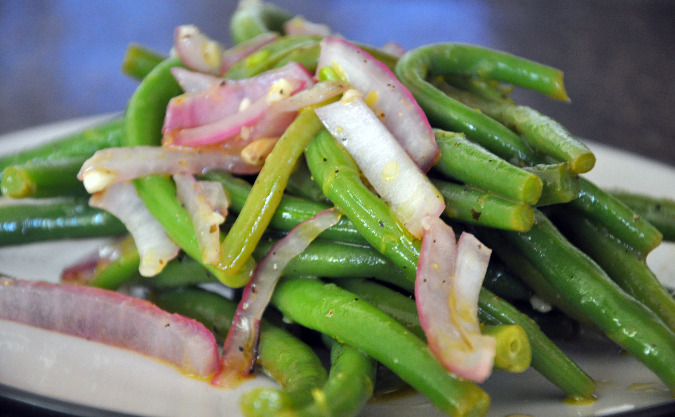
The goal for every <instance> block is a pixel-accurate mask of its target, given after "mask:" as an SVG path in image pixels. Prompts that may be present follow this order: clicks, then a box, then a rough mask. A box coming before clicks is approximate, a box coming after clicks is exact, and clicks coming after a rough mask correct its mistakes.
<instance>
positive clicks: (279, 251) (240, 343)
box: [212, 209, 340, 387]
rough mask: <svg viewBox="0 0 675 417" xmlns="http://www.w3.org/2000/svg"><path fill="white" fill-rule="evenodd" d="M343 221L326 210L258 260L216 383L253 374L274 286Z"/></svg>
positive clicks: (226, 383)
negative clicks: (310, 247) (289, 266)
mask: <svg viewBox="0 0 675 417" xmlns="http://www.w3.org/2000/svg"><path fill="white" fill-rule="evenodd" d="M338 220H340V214H339V213H338V212H337V211H336V210H334V209H329V210H324V211H322V212H320V213H318V214H317V215H316V216H314V217H313V218H311V219H308V220H305V221H303V222H302V223H300V224H298V225H297V226H295V227H294V228H293V229H292V230H291V231H290V232H289V233H288V235H286V236H285V237H284V238H283V239H281V240H280V241H278V242H277V243H276V244H275V245H274V246H272V248H271V249H270V251H269V252H268V253H267V255H266V256H265V257H264V258H263V259H262V260H261V261H260V263H258V265H257V266H256V269H255V271H254V273H253V277H252V278H251V280H250V281H249V283H248V284H247V285H246V287H245V288H244V294H243V295H242V299H241V301H240V302H239V306H238V307H237V312H236V314H235V316H234V319H233V320H232V326H231V327H230V331H229V333H228V334H227V338H226V339H225V345H224V348H223V355H222V356H221V359H220V360H221V371H220V373H219V374H218V375H216V376H215V377H214V379H213V381H212V382H213V384H215V385H218V386H222V387H232V386H236V385H237V384H239V383H240V382H241V381H242V380H243V379H244V378H246V377H248V376H249V375H250V374H251V370H252V369H253V365H254V363H255V360H256V354H257V352H256V350H257V344H258V337H259V334H260V320H261V318H262V315H263V312H264V311H265V308H266V307H267V304H268V303H269V301H270V299H271V298H272V293H273V291H274V287H275V286H276V284H277V282H278V280H279V277H280V276H281V274H282V272H283V270H284V268H285V267H286V265H287V264H288V262H289V261H290V260H291V259H293V258H294V257H295V256H297V255H299V254H300V253H302V251H304V250H305V248H306V247H307V246H308V245H309V244H310V243H311V242H312V241H313V240H314V239H316V237H317V236H319V234H321V232H323V231H324V230H326V229H328V228H329V227H331V226H333V225H334V224H335V223H337V222H338Z"/></svg>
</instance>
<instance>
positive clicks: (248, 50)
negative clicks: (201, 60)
mask: <svg viewBox="0 0 675 417" xmlns="http://www.w3.org/2000/svg"><path fill="white" fill-rule="evenodd" d="M278 38H279V34H278V33H276V32H264V33H261V34H260V35H258V36H256V37H254V38H251V39H249V40H246V41H244V42H242V43H239V44H237V45H235V46H233V47H232V48H229V49H226V50H225V51H224V52H223V56H222V60H221V65H220V74H221V75H225V74H226V73H227V71H228V70H229V69H230V68H232V65H234V64H236V63H237V62H239V61H241V60H242V59H244V58H246V57H247V56H249V55H251V54H252V53H254V52H255V51H257V50H258V49H260V48H262V47H263V46H265V45H267V44H268V43H270V42H272V41H274V40H275V39H278Z"/></svg>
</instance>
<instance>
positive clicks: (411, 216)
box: [315, 96, 445, 237]
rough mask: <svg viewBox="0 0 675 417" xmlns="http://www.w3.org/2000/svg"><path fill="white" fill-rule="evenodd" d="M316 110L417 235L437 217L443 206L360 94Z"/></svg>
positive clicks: (425, 178)
mask: <svg viewBox="0 0 675 417" xmlns="http://www.w3.org/2000/svg"><path fill="white" fill-rule="evenodd" d="M315 112H316V114H317V115H318V116H319V119H321V121H322V122H323V124H324V125H325V126H326V128H327V129H328V131H329V132H330V133H331V134H332V135H333V137H335V139H337V141H338V142H339V143H341V144H342V145H343V146H344V147H345V148H346V149H347V151H348V152H349V154H350V155H351V156H352V158H354V161H355V162H356V164H357V165H358V166H359V168H360V169H361V172H363V175H364V176H365V177H366V178H367V179H368V181H369V182H370V184H371V185H372V186H373V188H374V189H375V191H377V193H378V194H379V195H380V196H381V197H382V199H383V200H385V201H386V202H387V204H389V205H390V206H391V208H392V210H393V212H394V214H395V215H396V217H397V218H398V219H399V220H400V221H401V223H402V224H403V225H404V226H405V227H406V228H407V229H408V230H409V231H410V233H411V234H412V235H414V236H416V237H421V236H422V224H421V221H422V218H423V217H424V216H439V215H440V214H441V213H442V212H443V209H444V208H445V202H444V200H443V197H442V196H441V194H440V192H439V191H438V190H437V189H436V188H435V187H434V186H433V184H431V181H429V179H428V178H427V177H426V176H425V175H424V174H423V173H422V171H420V169H419V168H418V167H417V165H415V163H414V162H413V160H412V159H410V156H409V155H408V154H407V153H406V152H405V150H403V148H402V147H401V145H400V144H399V143H398V142H397V141H396V139H395V138H394V137H393V136H392V134H391V132H389V130H387V128H386V127H385V126H384V125H383V124H382V122H381V121H380V119H379V118H378V117H377V115H375V113H373V111H372V110H370V108H368V106H367V105H366V104H365V103H364V102H363V100H362V99H361V98H360V97H358V96H351V97H349V98H343V99H342V100H340V101H337V102H335V103H331V104H328V105H326V106H323V107H319V108H317V109H316V110H315Z"/></svg>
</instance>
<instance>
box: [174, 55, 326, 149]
mask: <svg viewBox="0 0 675 417" xmlns="http://www.w3.org/2000/svg"><path fill="white" fill-rule="evenodd" d="M313 83H314V81H313V79H312V78H311V75H310V74H309V73H308V72H307V71H306V70H305V69H304V68H303V67H302V66H301V65H300V64H297V63H290V64H287V65H285V66H284V67H282V68H280V69H279V70H273V71H268V72H267V73H265V74H261V75H260V76H257V77H253V78H250V79H247V80H239V81H236V82H225V83H223V84H222V85H220V86H218V87H217V91H215V92H213V94H212V91H211V90H207V91H205V92H202V93H200V94H199V95H196V96H195V95H193V96H190V95H187V96H179V97H177V98H174V99H172V100H171V101H170V102H169V106H168V108H167V114H166V119H165V123H164V127H163V131H164V138H163V144H165V145H167V146H168V145H169V144H170V145H171V146H205V145H210V144H213V143H219V142H224V141H229V140H234V139H235V138H236V137H237V136H238V135H240V134H241V136H246V139H255V138H257V137H261V135H260V134H259V135H254V136H251V137H250V138H249V137H248V136H250V135H249V134H248V133H246V132H247V130H246V129H252V126H254V125H256V124H258V123H259V122H260V123H259V124H260V125H262V126H265V127H259V128H258V129H256V130H260V131H266V130H268V126H269V125H270V123H273V124H279V121H278V120H279V118H280V119H283V120H287V119H289V118H288V117H285V115H281V114H276V113H274V114H273V115H271V116H269V115H266V113H267V111H268V109H269V108H270V106H271V105H273V104H274V103H276V102H278V101H282V100H283V99H285V98H287V97H290V96H291V95H293V94H295V93H296V92H298V91H301V90H303V89H305V88H308V87H309V86H311V85H313ZM230 87H231V88H230ZM227 96H231V97H229V98H228V97H227ZM235 105H236V108H235ZM288 123H290V120H289V121H288ZM285 127H287V124H286V125H284V128H285Z"/></svg>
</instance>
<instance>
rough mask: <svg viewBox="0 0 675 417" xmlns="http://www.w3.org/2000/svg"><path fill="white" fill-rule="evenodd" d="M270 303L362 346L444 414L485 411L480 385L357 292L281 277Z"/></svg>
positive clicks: (298, 319) (486, 404)
mask: <svg viewBox="0 0 675 417" xmlns="http://www.w3.org/2000/svg"><path fill="white" fill-rule="evenodd" d="M272 304H274V305H275V306H276V307H277V308H278V309H279V310H280V311H281V312H282V313H283V314H284V316H285V317H287V318H288V319H290V320H293V321H295V322H297V323H299V324H301V325H303V326H305V327H308V328H310V329H314V330H317V331H320V332H321V333H325V334H327V335H328V336H330V337H333V338H335V339H337V340H339V341H341V342H342V343H345V344H347V345H350V346H353V347H354V348H357V349H360V350H362V351H364V352H365V353H367V354H368V355H369V356H371V357H372V358H374V359H375V360H377V361H379V362H381V363H383V364H384V365H385V366H387V367H388V368H389V369H391V370H392V371H394V372H396V373H397V374H398V375H399V376H400V377H401V378H402V379H403V380H404V381H406V382H407V383H409V384H410V385H411V386H412V387H414V388H415V389H417V390H418V391H419V392H421V393H422V394H424V395H426V396H427V398H429V400H430V401H431V402H432V403H433V404H434V405H435V406H436V407H437V408H438V409H440V410H441V411H443V412H445V413H447V414H448V415H452V416H467V415H484V414H485V413H486V412H487V409H488V407H489V402H490V400H489V397H488V396H487V394H486V393H485V392H484V391H483V390H482V389H480V388H479V387H478V386H477V385H476V384H473V383H471V382H469V381H466V380H463V379H460V378H457V377H455V376H453V375H452V374H450V373H448V372H447V371H446V370H445V369H444V368H443V367H442V366H441V365H440V363H439V362H438V361H437V360H436V359H435V358H434V357H433V356H432V354H431V352H430V351H429V349H428V348H427V346H426V344H425V343H424V342H423V341H422V340H420V339H419V338H418V337H416V336H415V335H413V334H412V333H410V332H409V331H407V330H406V329H405V327H403V326H402V325H401V324H399V323H398V322H396V321H395V320H394V319H392V318H391V317H389V316H388V315H387V314H386V313H384V312H382V311H381V310H379V309H377V308H376V307H374V306H373V305H372V304H369V303H367V302H366V301H365V300H361V299H359V297H358V296H355V295H354V294H352V293H350V292H348V291H345V290H343V289H341V288H339V287H337V286H336V285H334V284H324V283H322V282H321V281H319V280H315V279H302V278H301V279H287V278H285V279H282V280H281V281H280V282H279V285H278V286H277V288H276V291H275V293H274V295H273V297H272Z"/></svg>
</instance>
